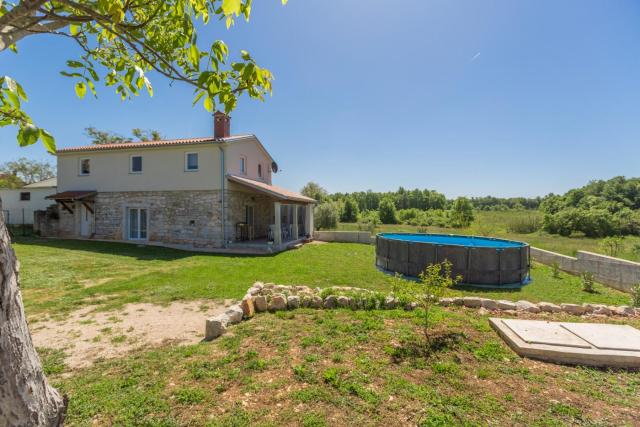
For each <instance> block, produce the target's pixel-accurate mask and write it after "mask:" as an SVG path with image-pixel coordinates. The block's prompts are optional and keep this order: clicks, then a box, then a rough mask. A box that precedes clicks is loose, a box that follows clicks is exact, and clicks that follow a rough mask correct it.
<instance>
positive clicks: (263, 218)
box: [225, 190, 275, 240]
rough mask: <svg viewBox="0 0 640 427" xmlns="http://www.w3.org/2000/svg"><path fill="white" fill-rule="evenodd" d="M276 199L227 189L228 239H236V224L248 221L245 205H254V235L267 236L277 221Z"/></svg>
mask: <svg viewBox="0 0 640 427" xmlns="http://www.w3.org/2000/svg"><path fill="white" fill-rule="evenodd" d="M273 202H274V200H273V199H272V198H270V197H268V196H263V195H258V194H256V193H246V192H241V191H228V190H227V191H225V205H226V212H227V221H226V223H225V228H226V235H227V239H230V240H235V235H236V224H237V223H239V222H245V221H246V211H245V206H247V205H250V206H253V222H254V227H253V229H254V237H255V238H256V239H258V238H263V237H267V235H268V233H269V225H270V224H273V223H274V222H275V219H274V207H273Z"/></svg>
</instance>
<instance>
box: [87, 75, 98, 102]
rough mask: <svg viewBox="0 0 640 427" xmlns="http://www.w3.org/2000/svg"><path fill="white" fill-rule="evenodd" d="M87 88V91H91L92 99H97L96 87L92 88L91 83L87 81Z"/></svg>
mask: <svg viewBox="0 0 640 427" xmlns="http://www.w3.org/2000/svg"><path fill="white" fill-rule="evenodd" d="M87 86H89V89H91V93H92V94H93V97H94V98H97V97H98V94H97V93H96V87H95V86H94V84H93V82H92V81H91V80H89V79H87Z"/></svg>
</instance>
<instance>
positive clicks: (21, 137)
mask: <svg viewBox="0 0 640 427" xmlns="http://www.w3.org/2000/svg"><path fill="white" fill-rule="evenodd" d="M39 136H40V129H38V128H37V127H35V126H34V125H32V124H27V125H25V126H23V127H22V128H20V130H19V131H18V143H19V144H20V146H21V147H25V146H27V145H32V144H35V143H36V141H38V137H39Z"/></svg>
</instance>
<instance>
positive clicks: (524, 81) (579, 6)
mask: <svg viewBox="0 0 640 427" xmlns="http://www.w3.org/2000/svg"><path fill="white" fill-rule="evenodd" d="M218 38H220V39H223V40H225V41H226V42H227V43H228V44H229V46H230V48H231V50H232V51H234V52H236V53H237V52H238V51H239V50H240V49H246V50H248V51H250V52H251V54H252V55H253V56H254V58H256V59H257V61H258V62H259V63H260V65H262V66H264V67H267V68H269V69H270V70H271V71H272V72H273V73H274V74H275V76H276V80H275V82H274V94H273V97H271V98H269V99H267V100H266V102H264V103H260V102H258V101H252V100H248V99H245V100H243V101H242V102H241V103H240V105H239V108H238V109H237V110H236V111H235V112H234V113H233V114H232V117H233V119H232V132H233V133H246V132H248V133H255V134H256V135H258V137H259V138H260V139H261V141H262V142H263V143H264V144H265V145H266V146H267V148H268V149H269V150H270V151H271V153H272V155H273V156H274V157H275V158H276V159H277V161H278V163H279V164H280V167H281V169H282V173H279V174H277V175H276V176H275V182H276V183H277V184H278V185H282V186H285V187H288V188H291V189H299V188H300V187H301V186H302V185H304V183H306V182H307V181H310V180H313V181H317V182H319V183H320V184H321V185H323V186H324V187H325V188H327V189H328V190H329V191H331V192H335V191H357V190H366V189H373V190H379V191H385V190H394V189H396V188H397V187H398V186H404V187H405V188H414V187H419V188H431V189H436V190H438V191H441V192H444V193H445V194H446V195H447V196H450V197H453V196H458V195H471V196H474V195H475V196H478V195H487V194H491V195H496V196H517V195H523V196H535V195H544V194H546V193H549V192H564V191H566V190H567V189H569V188H573V187H576V186H580V185H583V184H585V183H586V182H587V181H589V180H591V179H600V178H609V177H612V176H616V175H626V176H638V175H640V169H639V166H640V161H639V159H640V3H639V2H637V1H631V0H629V1H624V0H618V1H606V2H605V1H590V0H576V1H572V0H564V1H561V2H558V1H552V0H545V1H541V0H531V1H524V0H519V1H513V0H505V1H478V0H468V1H454V0H436V1H432V0H394V1H381V0H331V1H327V0H324V1H323V0H290V1H289V3H288V5H287V6H285V7H282V6H281V5H280V1H279V0H260V1H255V2H254V8H253V15H252V19H251V22H250V23H248V24H245V23H238V25H236V26H235V27H232V29H231V30H229V31H227V30H225V29H224V27H223V26H220V25H218V24H217V23H213V24H211V25H209V26H207V27H205V28H204V29H203V30H202V31H201V35H200V38H199V40H200V41H202V42H203V44H204V43H210V42H211V41H213V40H215V39H218ZM19 49H20V54H19V55H13V54H10V53H8V52H5V53H3V54H2V55H0V70H2V71H1V73H2V74H8V75H10V76H12V77H14V78H15V79H17V80H18V81H19V82H21V83H22V85H23V86H24V88H25V89H26V91H27V93H28V94H29V96H30V102H29V103H28V104H27V109H28V111H29V112H30V113H31V114H32V117H33V118H34V120H35V121H36V123H38V124H39V125H41V126H43V127H45V128H46V129H48V130H49V131H51V132H52V133H53V134H54V135H55V136H56V139H57V142H58V145H59V146H61V147H64V146H73V145H80V144H84V143H86V142H87V140H86V137H85V136H84V131H83V129H84V128H85V127H87V126H95V127H97V128H100V129H105V130H112V131H116V132H119V133H123V134H125V133H128V132H129V130H130V129H131V128H134V127H140V128H155V129H158V130H160V131H161V132H162V133H163V134H164V135H165V136H167V137H171V138H172V137H190V136H203V135H208V134H210V133H211V132H212V125H211V118H210V116H209V114H208V113H207V112H206V111H205V110H204V109H202V108H201V107H199V106H197V107H191V99H192V91H191V89H190V88H189V87H186V86H184V85H181V84H178V83H176V84H174V85H173V86H172V87H170V86H169V82H168V81H166V80H164V79H163V78H161V77H160V76H154V77H153V79H152V81H153V83H154V89H155V95H154V97H153V98H149V97H148V96H146V95H142V96H140V97H137V98H135V99H134V100H132V101H129V102H121V101H120V100H119V98H118V97H116V95H115V94H114V93H113V92H112V90H111V89H101V90H100V91H99V98H98V99H97V100H95V99H92V98H90V97H87V98H85V99H84V100H79V99H77V98H76V97H75V94H74V91H73V84H74V82H73V81H72V80H71V79H67V78H65V77H62V76H60V75H59V73H58V71H59V70H61V69H63V68H64V63H65V60H66V59H68V58H73V57H75V56H77V55H78V54H79V53H78V51H77V49H76V48H75V47H74V46H73V45H72V44H71V43H70V42H69V41H67V40H63V39H55V38H51V37H46V36H34V37H31V38H29V39H25V40H24V41H23V42H21V43H20V44H19ZM0 141H1V142H0V144H2V151H1V153H0V162H4V161H6V160H13V159H15V158H17V157H19V156H27V157H32V158H38V159H45V158H49V157H48V155H47V154H46V153H45V151H44V149H43V148H42V147H41V146H35V147H30V148H27V149H21V148H18V147H17V144H16V142H15V131H14V130H13V129H10V128H4V129H0Z"/></svg>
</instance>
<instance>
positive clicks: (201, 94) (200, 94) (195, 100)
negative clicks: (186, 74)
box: [193, 91, 207, 105]
mask: <svg viewBox="0 0 640 427" xmlns="http://www.w3.org/2000/svg"><path fill="white" fill-rule="evenodd" d="M206 94H207V92H205V91H200V92H198V94H197V95H196V96H195V98H193V105H196V102H198V101H200V98H202V97H203V96H205V95H206Z"/></svg>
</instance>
